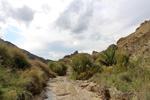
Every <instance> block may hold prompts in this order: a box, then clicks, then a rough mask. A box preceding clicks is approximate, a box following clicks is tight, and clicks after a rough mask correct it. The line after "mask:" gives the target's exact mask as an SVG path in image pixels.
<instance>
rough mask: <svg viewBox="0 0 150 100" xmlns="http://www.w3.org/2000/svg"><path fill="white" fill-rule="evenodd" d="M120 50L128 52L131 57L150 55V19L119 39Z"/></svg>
mask: <svg viewBox="0 0 150 100" xmlns="http://www.w3.org/2000/svg"><path fill="white" fill-rule="evenodd" d="M117 46H118V51H121V52H127V53H128V54H129V55H130V58H131V59H134V60H135V59H137V58H138V57H139V56H150V21H145V22H144V23H142V24H141V25H140V27H139V28H138V29H137V30H136V31H135V32H134V33H132V34H130V35H129V36H127V37H124V38H121V39H119V40H118V41H117Z"/></svg>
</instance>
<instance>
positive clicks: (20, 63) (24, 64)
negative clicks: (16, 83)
mask: <svg viewBox="0 0 150 100" xmlns="http://www.w3.org/2000/svg"><path fill="white" fill-rule="evenodd" d="M11 53H12V55H13V62H14V67H16V68H19V69H26V68H29V67H31V64H30V61H29V58H28V57H27V56H26V55H25V54H24V53H23V52H22V51H21V50H20V49H18V48H15V47H12V48H11Z"/></svg>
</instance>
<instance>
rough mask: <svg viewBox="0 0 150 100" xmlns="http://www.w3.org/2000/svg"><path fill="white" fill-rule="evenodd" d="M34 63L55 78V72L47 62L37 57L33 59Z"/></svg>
mask: <svg viewBox="0 0 150 100" xmlns="http://www.w3.org/2000/svg"><path fill="white" fill-rule="evenodd" d="M32 63H33V64H34V66H36V67H38V68H40V69H41V70H42V71H44V72H45V74H46V75H47V76H48V77H53V78H54V77H55V76H56V75H55V73H54V72H52V71H51V70H50V69H49V68H48V66H47V65H46V64H45V63H43V62H41V61H40V60H38V59H35V60H34V61H32Z"/></svg>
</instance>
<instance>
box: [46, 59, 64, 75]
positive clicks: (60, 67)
mask: <svg viewBox="0 0 150 100" xmlns="http://www.w3.org/2000/svg"><path fill="white" fill-rule="evenodd" d="M48 66H49V68H50V69H51V70H52V71H53V72H55V73H57V74H58V75H59V76H63V75H65V74H66V72H67V66H66V65H65V64H64V63H63V62H49V64H48Z"/></svg>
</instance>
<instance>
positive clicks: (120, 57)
mask: <svg viewBox="0 0 150 100" xmlns="http://www.w3.org/2000/svg"><path fill="white" fill-rule="evenodd" d="M115 58H116V63H117V64H120V66H127V65H128V63H129V55H128V54H126V53H116V55H115Z"/></svg>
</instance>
